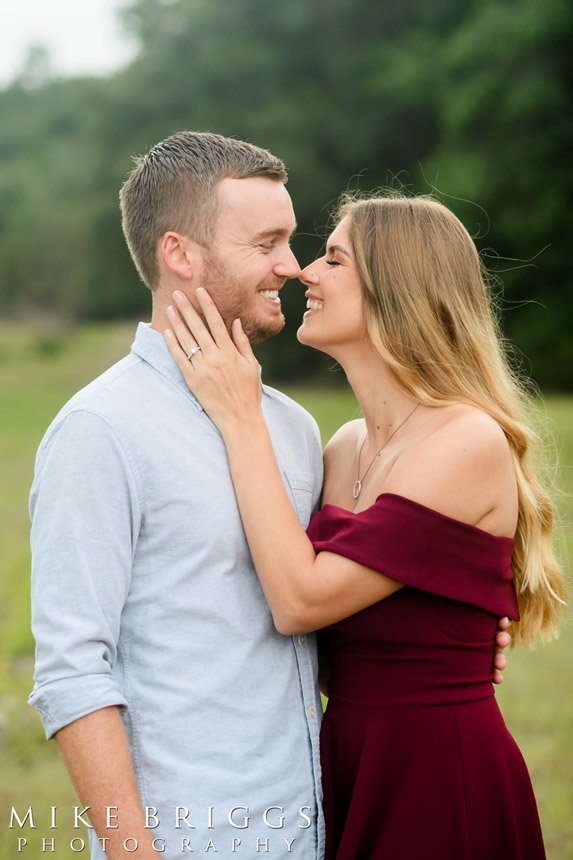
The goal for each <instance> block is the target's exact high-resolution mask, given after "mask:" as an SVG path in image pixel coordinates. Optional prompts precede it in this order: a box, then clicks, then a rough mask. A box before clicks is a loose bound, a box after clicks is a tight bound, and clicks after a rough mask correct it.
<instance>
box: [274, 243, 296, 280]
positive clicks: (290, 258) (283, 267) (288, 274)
mask: <svg viewBox="0 0 573 860" xmlns="http://www.w3.org/2000/svg"><path fill="white" fill-rule="evenodd" d="M273 272H274V274H275V275H277V277H279V278H298V277H299V276H300V266H299V264H298V260H297V258H296V257H295V255H294V254H293V252H292V250H291V249H290V248H289V249H288V251H287V252H286V253H285V255H284V257H283V258H282V260H280V261H279V262H278V263H276V264H275V266H274V268H273Z"/></svg>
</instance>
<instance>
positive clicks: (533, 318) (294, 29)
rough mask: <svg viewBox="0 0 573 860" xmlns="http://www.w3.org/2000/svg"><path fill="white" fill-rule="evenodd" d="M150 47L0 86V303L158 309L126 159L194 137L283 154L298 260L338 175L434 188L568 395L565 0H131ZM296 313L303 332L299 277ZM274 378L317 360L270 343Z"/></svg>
mask: <svg viewBox="0 0 573 860" xmlns="http://www.w3.org/2000/svg"><path fill="white" fill-rule="evenodd" d="M122 17H123V25H124V26H125V27H126V28H128V29H129V30H130V31H131V32H132V33H134V34H135V35H136V37H137V39H138V43H139V52H138V54H137V56H136V57H135V59H134V60H133V61H132V62H131V63H130V64H129V65H128V66H126V67H125V68H124V69H122V70H120V71H118V72H117V73H115V74H113V75H110V76H108V77H106V78H95V77H94V78H90V77H82V78H74V79H67V80H61V79H54V78H53V77H51V76H50V72H49V62H46V56H45V53H43V52H42V50H41V49H36V50H35V51H34V52H32V53H31V54H30V57H29V59H28V63H27V64H26V66H25V68H23V69H22V72H21V74H20V75H19V76H18V78H17V79H16V80H15V81H14V83H13V84H11V85H10V86H9V87H8V88H6V89H4V90H3V91H1V92H0V315H1V316H2V317H4V318H7V319H9V318H11V317H12V316H14V315H23V314H24V315H26V314H38V313H42V314H46V313H50V314H54V315H57V316H59V317H61V318H64V319H67V320H72V321H76V320H80V321H81V320H86V319H108V318H112V317H114V318H117V317H137V316H143V317H144V318H145V317H146V316H148V308H149V296H148V294H147V291H146V289H145V288H144V287H143V286H142V285H141V284H140V283H139V282H138V279H137V275H136V274H135V270H134V269H133V266H132V264H131V261H130V259H129V256H128V253H127V250H126V248H125V244H124V240H123V237H122V234H121V228H120V217H119V210H118V202H117V194H118V189H119V187H120V185H121V183H122V182H123V180H124V178H125V176H126V175H127V173H128V172H129V170H130V168H131V163H132V162H131V159H132V156H133V155H134V154H138V153H141V152H145V151H146V150H147V149H148V148H149V147H150V146H152V145H153V144H154V143H155V142H156V141H158V140H160V139H161V138H163V137H166V136H167V135H168V134H171V133H172V132H174V131H176V130H178V129H181V128H193V129H198V130H212V131H218V132H220V133H222V134H228V135H232V136H235V137H241V138H244V139H247V140H251V141H253V142H254V143H257V144H259V145H261V146H265V147H267V148H269V149H271V150H272V151H273V152H274V153H276V154H277V155H279V156H281V157H282V158H283V159H284V160H285V162H286V164H287V167H288V169H289V174H290V178H289V190H290V192H291V195H292V197H293V200H294V203H295V209H296V212H297V218H298V222H299V233H298V235H297V237H296V238H295V242H294V250H295V253H297V255H298V256H299V259H300V260H301V261H308V260H309V259H312V258H313V257H314V256H315V255H316V254H317V253H318V252H319V251H320V246H321V243H322V241H323V239H324V236H325V232H326V227H327V224H328V211H329V207H330V206H332V204H333V202H334V201H335V200H336V198H337V197H338V195H339V193H340V192H341V191H343V190H344V189H348V188H356V189H364V190H370V189H374V188H379V187H387V186H388V185H390V186H392V187H394V188H396V187H398V188H405V189H406V190H407V191H408V192H413V193H414V192H415V193H418V192H422V193H436V194H437V195H438V196H440V197H441V199H443V201H444V202H445V203H446V204H447V205H449V206H451V208H453V209H454V211H455V212H456V213H457V214H458V215H459V216H460V217H461V219H462V220H463V222H464V223H465V225H466V227H467V228H468V229H469V231H470V232H471V233H472V235H473V236H474V237H475V239H476V242H477V244H478V247H479V249H480V252H481V253H482V256H483V259H484V262H485V264H486V265H487V266H488V268H489V270H490V271H491V272H492V274H493V275H494V289H495V291H496V298H497V300H498V302H499V306H500V309H501V313H502V317H503V325H504V329H505V331H506V332H507V334H508V336H509V337H510V338H511V339H512V340H513V341H514V342H515V344H516V345H517V347H518V349H519V350H521V351H522V352H523V353H524V355H526V356H527V360H526V361H525V367H526V370H527V371H528V372H531V373H532V374H533V376H534V377H535V379H536V380H537V381H538V382H539V383H540V384H541V385H542V386H545V387H546V388H548V387H550V388H563V389H565V388H573V337H572V334H571V324H570V321H571V319H572V318H573V291H572V290H571V285H570V279H571V274H570V272H571V266H570V247H569V246H570V237H571V236H573V207H572V205H571V201H572V199H573V171H572V167H571V160H572V155H573V145H572V144H573V114H572V111H571V101H572V99H571V94H572V87H573V60H572V59H571V57H572V52H571V50H570V47H571V44H572V35H573V6H572V5H571V4H570V2H569V0H463V2H462V0H432V3H428V2H427V0H409V2H408V3H403V2H399V0H380V2H372V0H289V2H288V3H269V2H268V0H232V2H229V0H137V2H134V3H132V4H131V5H130V6H129V7H127V8H126V9H124V11H123V12H122ZM283 295H285V296H286V298H285V302H284V306H285V312H286V315H287V319H288V320H290V328H291V332H292V330H294V328H295V326H296V323H297V321H298V320H299V319H300V315H301V311H302V307H303V304H304V300H303V298H302V295H303V289H302V288H297V286H296V285H295V284H292V285H291V286H290V287H289V288H287V290H285V293H284V294H283ZM262 352H263V356H264V358H265V362H266V364H267V366H268V370H269V371H270V373H271V375H274V376H279V377H280V376H282V377H287V376H290V377H291V378H294V379H297V378H302V377H303V376H304V377H306V376H307V374H308V373H310V372H311V371H312V370H313V369H314V368H316V367H317V366H319V365H320V364H321V360H320V357H318V356H315V355H314V354H312V353H310V351H308V350H304V349H303V348H301V347H300V346H299V345H298V344H297V343H296V341H295V338H294V337H292V336H289V335H288V334H287V335H286V336H283V337H280V338H277V339H275V340H274V341H273V342H272V345H263V347H262Z"/></svg>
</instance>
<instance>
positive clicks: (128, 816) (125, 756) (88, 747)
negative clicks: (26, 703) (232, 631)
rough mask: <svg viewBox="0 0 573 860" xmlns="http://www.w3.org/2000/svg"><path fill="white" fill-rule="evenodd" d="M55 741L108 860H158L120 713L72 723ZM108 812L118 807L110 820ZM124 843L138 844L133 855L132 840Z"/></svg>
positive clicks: (107, 710) (99, 714)
mask: <svg viewBox="0 0 573 860" xmlns="http://www.w3.org/2000/svg"><path fill="white" fill-rule="evenodd" d="M56 740H57V742H58V746H59V748H60V751H61V753H62V757H63V759H64V762H65V764H66V767H67V769H68V772H69V774H70V778H71V780H72V782H73V785H74V788H75V790H76V792H77V795H78V797H79V799H80V801H81V803H82V804H83V805H84V806H89V807H90V811H89V817H90V821H91V823H92V825H93V827H94V829H95V832H96V833H97V835H98V837H100V838H105V839H108V840H109V841H107V842H106V843H103V844H104V845H105V846H106V854H107V856H108V858H109V860H120V858H122V860H123V858H127V857H137V858H140V860H147V858H154V860H157V856H158V855H157V852H156V851H154V850H153V848H152V841H153V831H151V830H149V829H145V812H144V810H143V806H142V803H141V798H140V797H139V792H138V790H137V784H136V780H135V772H134V769H133V762H132V758H131V752H130V749H129V745H128V742H127V736H126V734H125V730H124V727H123V723H122V720H121V716H120V714H119V710H118V708H116V707H112V708H102V709H101V710H98V711H94V712H93V713H91V714H88V715H87V716H85V717H82V718H81V719H79V720H75V721H74V722H73V723H70V724H69V725H67V726H65V727H64V728H62V729H60V731H59V732H57V734H56ZM108 807H117V813H116V812H115V811H114V812H113V813H112V815H113V816H114V817H112V818H111V819H109V818H108V809H107V808H108ZM115 815H117V817H115ZM110 824H111V826H110ZM126 839H129V840H133V839H135V840H137V843H138V845H139V848H138V850H137V851H136V852H134V851H132V850H131V849H132V848H133V842H132V841H130V842H128V848H129V849H130V850H129V851H126V850H125V848H124V844H123V843H124V841H125V840H126Z"/></svg>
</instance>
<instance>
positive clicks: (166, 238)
mask: <svg viewBox="0 0 573 860" xmlns="http://www.w3.org/2000/svg"><path fill="white" fill-rule="evenodd" d="M159 258H160V264H162V265H163V266H165V267H166V269H167V270H168V272H169V273H170V274H172V275H176V276H177V277H178V278H180V279H181V280H182V281H190V280H191V279H192V278H193V275H194V273H195V270H196V267H197V263H198V258H197V246H196V243H195V242H193V240H192V239H188V238H187V237H186V236H182V235H181V234H180V233H174V232H172V231H170V232H168V233H164V235H163V238H162V239H161V244H160V249H159Z"/></svg>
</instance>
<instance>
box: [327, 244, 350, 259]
mask: <svg viewBox="0 0 573 860" xmlns="http://www.w3.org/2000/svg"><path fill="white" fill-rule="evenodd" d="M335 251H340V253H341V254H345V255H346V256H347V257H350V252H349V251H347V250H346V248H343V247H342V245H329V246H328V248H327V249H326V253H327V254H334V252H335Z"/></svg>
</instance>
